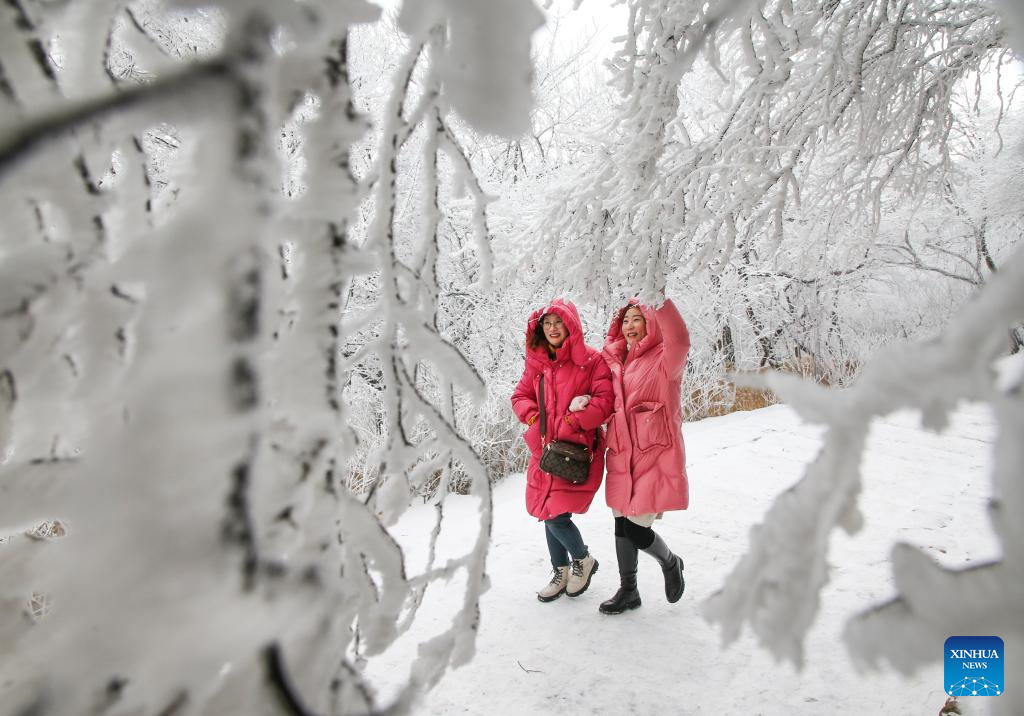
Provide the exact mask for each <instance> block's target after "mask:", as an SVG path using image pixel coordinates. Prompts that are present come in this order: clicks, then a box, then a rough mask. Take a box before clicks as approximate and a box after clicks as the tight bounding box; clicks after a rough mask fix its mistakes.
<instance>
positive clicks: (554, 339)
mask: <svg viewBox="0 0 1024 716" xmlns="http://www.w3.org/2000/svg"><path fill="white" fill-rule="evenodd" d="M541 325H542V326H543V327H544V337H545V338H546V339H547V341H548V343H549V344H551V347H552V348H558V347H560V346H561V345H562V344H563V343H565V339H566V338H568V337H569V329H568V328H566V327H565V324H564V323H562V319H561V318H559V317H558V315H557V314H555V313H549V314H547V315H545V316H544V318H543V320H542V321H541Z"/></svg>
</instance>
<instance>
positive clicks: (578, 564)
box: [565, 552, 597, 597]
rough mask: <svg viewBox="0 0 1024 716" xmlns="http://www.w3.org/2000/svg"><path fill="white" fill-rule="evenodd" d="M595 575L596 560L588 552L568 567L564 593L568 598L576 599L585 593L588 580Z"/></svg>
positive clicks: (588, 584)
mask: <svg viewBox="0 0 1024 716" xmlns="http://www.w3.org/2000/svg"><path fill="white" fill-rule="evenodd" d="M596 573H597V560H596V559H594V557H593V556H592V555H591V554H590V553H589V552H588V553H587V556H586V557H584V558H583V559H574V560H573V561H572V564H571V565H570V566H569V585H568V586H567V587H566V590H565V593H566V594H567V595H569V596H570V597H578V596H579V595H581V594H583V592H585V591H587V587H589V586H590V578H591V577H593V576H594V574H596Z"/></svg>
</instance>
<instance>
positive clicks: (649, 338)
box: [604, 298, 661, 361]
mask: <svg viewBox="0 0 1024 716" xmlns="http://www.w3.org/2000/svg"><path fill="white" fill-rule="evenodd" d="M633 306H636V307H637V308H639V309H640V312H641V313H642V314H644V321H645V322H646V323H647V335H646V336H644V337H643V338H641V339H640V341H639V342H638V343H637V344H636V346H635V347H634V348H633V355H634V356H638V355H642V354H644V353H646V352H647V351H649V350H650V349H651V348H653V347H654V346H656V345H658V344H659V343H661V327H660V326H658V316H657V313H655V309H654V307H653V306H648V305H646V304H643V303H640V301H639V300H638V299H636V298H631V299H629V302H628V303H627V304H626V305H625V306H623V307H622V308H620V309H619V310H618V311H616V312H615V315H613V316H612V324H611V325H610V326H609V327H608V335H607V337H606V338H605V341H604V350H605V352H606V353H610V354H611V355H613V356H615V357H616V358H618V359H619V360H620V361H621V360H625V358H626V339H625V337H624V336H623V335H622V318H623V317H624V316H625V315H626V311H628V310H629V309H630V308H632V307H633Z"/></svg>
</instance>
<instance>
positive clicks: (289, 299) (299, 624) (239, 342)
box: [0, 0, 539, 714]
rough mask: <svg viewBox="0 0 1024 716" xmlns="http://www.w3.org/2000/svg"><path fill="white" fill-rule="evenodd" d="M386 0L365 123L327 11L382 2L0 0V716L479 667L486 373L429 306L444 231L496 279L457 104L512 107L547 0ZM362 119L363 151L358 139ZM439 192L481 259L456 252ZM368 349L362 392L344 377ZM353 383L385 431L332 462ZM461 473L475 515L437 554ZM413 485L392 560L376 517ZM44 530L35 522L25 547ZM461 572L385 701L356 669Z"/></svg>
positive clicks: (256, 709)
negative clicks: (386, 48) (475, 663)
mask: <svg viewBox="0 0 1024 716" xmlns="http://www.w3.org/2000/svg"><path fill="white" fill-rule="evenodd" d="M427 5H429V7H427ZM409 7H410V9H409V10H407V11H406V14H405V17H412V16H413V15H415V17H416V18H419V20H418V21H422V23H421V24H419V25H418V24H417V23H416V22H413V21H412V20H410V22H412V25H410V27H412V26H415V28H414V31H413V33H412V38H411V40H410V49H409V52H408V53H407V55H406V58H405V62H404V64H403V65H402V66H401V67H400V68H399V71H398V72H396V74H395V80H394V82H393V83H392V84H391V86H390V88H389V90H390V91H389V92H388V99H387V101H386V105H387V107H386V111H385V112H384V114H383V115H382V116H381V120H380V121H379V122H375V121H374V120H375V119H376V118H375V117H374V116H373V115H370V114H367V115H363V114H361V113H360V112H359V111H358V110H357V109H356V100H357V97H356V90H355V89H354V87H353V82H352V79H351V69H352V61H353V60H352V57H353V53H352V47H351V31H350V28H351V26H352V25H355V24H359V23H368V22H372V21H373V20H374V19H375V18H376V17H377V15H378V11H377V10H376V9H375V8H374V7H373V6H372V5H370V4H368V3H365V2H361V1H359V0H356V1H353V2H347V3H336V2H328V1H327V0H324V1H320V0H311V1H310V2H304V3H298V4H296V3H279V2H276V1H271V0H265V1H262V2H261V1H259V0H253V1H248V0H247V1H244V2H242V1H234V0H231V1H226V2H223V3H216V4H214V5H213V6H209V7H207V6H204V7H203V8H198V7H196V5H195V3H192V2H190V1H189V0H182V1H181V2H170V1H169V2H166V3H164V2H159V1H158V0H152V1H150V0H146V1H145V2H138V3H131V4H130V5H128V4H126V3H123V2H118V1H117V0H109V1H106V2H102V3H98V4H96V5H94V7H93V12H89V11H87V7H86V4H85V3H64V4H61V3H57V4H54V3H43V2H36V1H34V0H17V1H16V2H9V3H6V4H3V5H2V8H0V208H2V210H3V213H4V216H5V222H4V226H3V227H0V255H2V256H3V261H2V262H0V483H2V486H3V493H4V499H3V500H2V501H0V536H3V537H4V538H5V539H4V541H3V543H2V544H0V636H2V638H0V682H2V684H3V686H2V688H3V697H2V698H3V699H4V701H5V703H13V704H14V708H15V709H16V710H18V711H20V712H26V713H27V712H32V713H39V714H46V713H68V712H75V711H80V710H88V711H90V713H96V714H106V713H122V712H128V711H139V712H146V713H186V712H187V713H205V712H207V711H208V710H210V709H214V710H217V709H223V708H227V709H228V710H230V711H232V712H235V711H237V712H246V713H307V714H320V713H324V714H326V713H333V714H348V713H394V714H399V713H406V712H408V711H409V709H410V708H411V707H412V704H413V703H414V701H415V699H416V696H417V695H418V694H420V693H422V691H423V690H424V689H426V688H429V687H430V686H432V685H433V684H435V683H437V681H438V679H440V678H441V677H442V676H443V675H444V674H445V673H446V671H447V670H448V669H449V668H451V667H453V666H458V665H460V664H464V663H465V662H466V661H467V660H468V659H469V658H470V657H471V656H472V654H473V649H474V645H475V635H476V633H477V630H478V625H479V619H480V610H479V600H480V595H481V593H482V592H483V590H484V589H486V587H487V576H486V571H485V569H486V557H487V547H488V543H489V539H490V532H491V520H492V514H491V513H492V510H491V497H490V482H489V480H488V476H487V471H486V469H485V468H484V465H483V462H482V460H481V457H480V455H479V454H478V451H477V449H476V447H475V446H474V445H473V444H472V443H471V442H470V440H469V438H468V437H467V435H468V426H467V422H466V420H465V419H464V417H463V416H462V415H460V413H459V412H458V410H457V407H458V406H460V405H465V404H473V403H474V402H475V401H477V402H478V401H479V400H480V399H481V398H482V397H483V396H484V394H485V392H486V391H485V386H484V382H483V379H482V377H481V375H480V373H479V372H478V371H477V369H476V368H475V367H474V365H473V363H472V362H471V361H470V360H469V359H468V358H467V357H466V353H465V350H464V348H463V347H461V346H460V345H458V343H457V342H456V341H455V340H453V339H452V338H451V337H450V336H449V335H447V332H446V326H445V322H444V320H443V309H442V305H441V294H442V278H443V277H442V272H443V266H444V265H445V262H450V261H451V254H453V253H458V260H460V261H465V260H467V259H470V258H473V257H474V253H475V259H476V261H477V263H478V267H479V268H478V275H477V279H479V280H481V281H484V282H486V281H487V280H488V278H489V273H490V268H489V267H490V265H491V263H492V259H491V256H490V235H489V227H488V223H487V215H486V207H487V203H488V201H489V200H490V197H489V196H488V195H487V194H486V193H485V191H484V189H483V185H482V183H481V182H480V181H479V180H478V178H477V176H476V174H475V172H474V168H473V166H472V163H471V161H470V158H469V156H468V155H467V153H466V152H465V150H464V148H463V146H464V145H463V143H462V142H461V141H460V138H459V130H457V128H455V127H453V126H452V123H451V116H450V110H449V108H450V107H453V108H455V109H456V110H457V111H458V112H459V113H460V114H461V116H463V117H464V118H467V119H468V120H469V121H470V122H472V123H474V125H475V128H476V129H478V130H481V131H490V132H493V131H506V132H507V131H511V130H512V129H514V128H515V127H519V126H522V125H523V123H524V122H525V120H526V114H527V113H528V111H529V108H530V90H529V84H530V65H529V39H530V34H531V32H532V31H533V29H534V28H535V27H536V26H537V24H538V21H539V19H538V17H539V16H538V15H537V11H536V8H535V7H534V6H533V5H532V4H531V3H529V2H527V1H526V0H509V1H508V2H504V3H501V4H499V6H495V7H485V6H480V7H477V6H476V5H473V7H472V8H470V7H468V6H466V7H462V5H461V4H459V3H455V2H438V3H432V4H430V3H428V4H424V5H423V6H421V7H420V8H419V9H417V8H416V7H415V6H414V4H409ZM463 10H464V12H463ZM414 19H415V18H414ZM418 21H417V22H418ZM481 33H485V34H486V37H485V36H482V35H481ZM132 42H135V43H136V44H138V45H139V48H142V49H139V48H136V47H133V46H132ZM496 47H497V48H499V49H500V51H498V52H494V51H493V50H494V48H496ZM197 58H198V59H197ZM117 67H131V68H134V69H133V70H132V71H131V72H129V73H122V72H120V71H117ZM485 89H486V92H485V93H484V94H486V95H487V96H483V95H481V92H482V91H483V90H485ZM493 93H496V94H493ZM497 100H500V101H497ZM373 132H379V139H380V142H379V145H378V146H379V150H378V151H377V153H376V154H374V155H373V156H372V157H371V158H370V166H369V167H368V168H367V167H363V166H362V165H360V164H359V162H358V161H356V160H354V159H353V154H354V152H353V149H354V148H355V147H358V146H360V142H362V141H363V137H364V135H368V133H373ZM424 137H425V138H426V139H425V141H424ZM286 141H290V142H292V144H291V145H289V146H282V145H283V144H284V143H285V142H286ZM410 155H413V156H416V157H417V161H415V162H411V164H412V165H413V166H414V169H410V163H409V162H407V161H406V160H407V158H408V157H409V156H410ZM364 169H365V171H363V170H364ZM415 172H421V173H422V176H418V175H416V173H415ZM455 183H459V184H461V185H464V186H466V187H468V188H469V191H470V193H471V196H472V199H473V206H474V208H473V210H472V216H471V218H470V220H469V221H468V222H467V224H468V226H469V227H470V228H471V230H472V231H474V232H475V236H476V241H475V244H474V247H475V252H474V251H473V250H464V247H462V246H461V245H453V244H452V242H450V241H449V240H448V234H447V233H446V232H447V228H446V226H447V224H449V223H458V222H459V221H461V217H457V216H456V213H457V212H455V211H453V208H452V207H453V205H454V203H455V202H454V201H453V199H452V196H453V195H454V194H455V193H456V191H455V190H454V189H453V188H452V187H453V184H455ZM283 186H284V187H287V188H288V192H282V187H283ZM410 187H413V190H411V189H410ZM424 188H425V190H424ZM410 198H413V199H416V200H419V201H420V203H419V207H420V208H421V209H422V210H421V211H420V210H418V211H416V212H413V214H412V216H410V215H409V213H407V212H405V211H404V208H405V206H406V204H405V202H407V201H409V200H410ZM458 228H459V229H460V230H462V228H463V227H462V226H459V227H458ZM368 287H369V288H368ZM367 295H369V299H370V300H366V299H367ZM353 345H356V346H357V350H354V351H350V350H349V349H350V348H351V347H352V346H353ZM346 356H348V358H349V359H348V360H345V358H346ZM366 364H369V365H370V367H367V365H366ZM364 368H365V369H366V374H367V375H372V377H373V378H374V379H378V380H379V382H377V383H376V384H374V385H373V386H372V387H369V388H368V389H367V391H368V392H363V393H359V390H358V389H360V388H362V387H365V386H362V385H360V386H354V379H353V374H354V373H355V372H356V371H357V370H363V369H364ZM378 368H379V372H377V373H374V371H375V370H377V369H378ZM364 399H365V400H364ZM367 405H369V407H370V408H371V409H372V410H375V411H378V412H379V414H380V416H381V422H380V423H379V425H380V437H381V444H380V445H379V446H378V447H380V450H379V451H377V452H376V453H375V454H374V455H375V457H374V458H372V459H370V460H369V461H368V462H367V464H369V465H370V468H371V469H370V470H369V471H368V472H365V473H363V474H359V475H357V474H356V464H355V461H354V459H353V457H354V455H355V454H356V453H357V452H358V451H359V450H361V449H363V447H364V446H363V445H361V444H360V437H359V434H358V433H357V431H356V430H355V429H354V428H353V421H352V415H353V412H354V411H355V410H363V409H365V408H366V407H367ZM456 486H457V487H458V489H462V488H463V487H464V488H466V491H468V492H469V493H470V495H471V498H470V499H474V500H475V501H476V503H478V504H479V528H478V530H477V534H476V537H475V539H474V540H473V541H472V544H471V545H469V546H468V548H467V549H466V551H465V552H464V553H463V554H457V555H454V556H445V557H440V556H439V555H438V554H437V549H436V547H437V542H438V537H439V535H440V532H441V520H442V519H443V518H444V516H445V514H446V513H445V510H444V504H445V501H446V500H447V499H449V497H450V493H451V492H452V491H453V487H456ZM428 495H433V497H432V498H431V499H433V500H434V502H435V507H436V516H437V521H436V523H435V525H434V527H433V529H432V531H431V532H430V534H429V536H426V535H425V537H427V540H426V541H428V543H429V545H430V548H429V558H428V562H427V565H426V566H425V567H424V568H423V569H422V571H417V570H414V569H413V568H412V567H411V566H410V565H409V564H407V562H406V556H405V554H404V553H403V551H402V549H401V547H400V546H399V544H398V543H397V542H396V541H395V539H394V538H393V537H392V536H391V534H390V533H389V527H390V526H391V525H392V524H393V523H394V522H395V521H396V520H397V519H398V518H399V517H400V516H401V515H402V513H403V512H404V511H405V510H406V509H408V507H409V506H410V504H411V503H412V502H413V500H414V499H416V498H422V497H425V496H428ZM55 520H59V523H60V524H61V525H62V528H61V529H62V530H66V535H65V536H63V537H62V538H61V539H59V540H50V539H38V538H36V537H31V536H26V531H28V532H31V533H32V534H35V532H33V529H34V528H35V527H36V526H38V525H39V524H42V523H44V522H45V523H46V524H51V523H52V524H56V522H54V521H55ZM51 542H52V544H51ZM442 560H443V561H442ZM455 573H460V574H463V575H464V576H465V589H464V593H463V595H462V603H461V604H460V605H459V608H458V609H457V610H456V612H455V614H454V615H453V617H452V622H451V624H450V625H449V627H448V628H447V629H446V630H443V631H442V632H441V633H440V634H439V635H437V636H436V637H434V639H433V640H432V641H430V642H429V643H425V644H422V645H421V647H420V649H419V653H418V656H417V657H416V658H415V660H414V661H413V662H412V663H410V664H409V677H408V680H407V683H406V684H405V685H404V686H403V687H402V688H401V689H400V690H399V693H398V694H396V695H394V696H393V697H392V698H390V699H389V700H388V703H385V704H380V703H378V697H377V694H376V693H375V691H374V687H373V684H372V683H371V681H370V679H369V678H368V677H367V676H366V675H365V671H364V669H365V666H366V664H367V663H368V661H369V660H370V659H372V658H374V657H376V656H377V655H380V654H383V653H384V652H387V651H388V649H389V648H390V647H391V646H392V645H393V644H394V642H395V640H396V639H397V638H398V637H399V636H400V635H401V634H403V633H405V632H407V631H408V630H410V629H411V627H412V625H413V624H414V622H415V620H416V617H417V610H418V608H419V605H420V603H421V601H422V599H423V596H424V594H425V591H426V590H427V589H428V588H430V586H431V585H433V584H436V583H438V582H441V581H448V580H450V579H451V577H452V576H453V575H454V574H455ZM26 615H28V618H26ZM82 654H90V658H89V659H82V658H81V655H82ZM268 694H269V695H271V696H272V697H273V698H271V699H267V698H266V696H267V695H268Z"/></svg>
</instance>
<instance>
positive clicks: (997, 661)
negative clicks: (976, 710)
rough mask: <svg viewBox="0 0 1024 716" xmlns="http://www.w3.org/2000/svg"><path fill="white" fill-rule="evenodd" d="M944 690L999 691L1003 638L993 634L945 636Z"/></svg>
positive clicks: (967, 692)
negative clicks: (946, 637)
mask: <svg viewBox="0 0 1024 716" xmlns="http://www.w3.org/2000/svg"><path fill="white" fill-rule="evenodd" d="M945 649H946V652H945V653H946V657H945V662H946V668H945V676H946V684H945V687H946V693H947V694H949V695H950V696H999V694H1001V693H1003V688H1004V687H1005V683H1004V682H1003V640H1002V639H1000V638H999V637H997V636H951V637H949V638H948V639H946V646H945Z"/></svg>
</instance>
